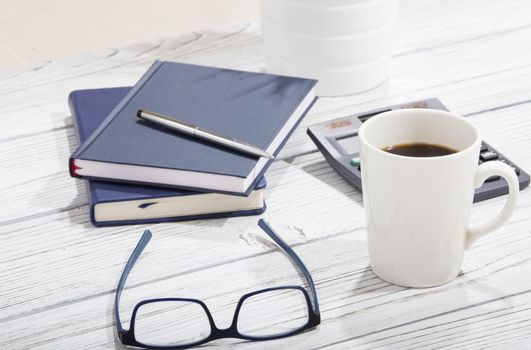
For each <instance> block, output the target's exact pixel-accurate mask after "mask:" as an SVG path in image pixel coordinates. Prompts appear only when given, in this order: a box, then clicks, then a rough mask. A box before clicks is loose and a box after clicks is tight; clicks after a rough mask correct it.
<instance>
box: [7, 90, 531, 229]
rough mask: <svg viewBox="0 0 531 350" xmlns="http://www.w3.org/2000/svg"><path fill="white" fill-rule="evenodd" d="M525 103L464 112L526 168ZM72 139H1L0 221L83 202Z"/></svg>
mask: <svg viewBox="0 0 531 350" xmlns="http://www.w3.org/2000/svg"><path fill="white" fill-rule="evenodd" d="M493 84H495V82H493ZM473 91H476V90H475V88H474V87H473V86H472V87H470V88H469V89H467V90H465V91H461V90H458V91H456V92H455V95H453V96H455V97H454V100H455V99H457V98H458V97H457V96H458V95H465V96H466V95H467V94H472V93H473ZM487 99H488V97H485V100H477V105H475V108H477V110H481V108H482V107H483V104H482V103H481V101H486V100H487ZM470 106H471V104H467V105H466V107H465V108H464V110H466V111H468V112H469V113H470V111H471V110H472V109H471V108H470ZM529 106H530V104H529V103H528V104H522V105H516V106H514V107H510V108H503V109H499V110H494V111H491V112H485V113H480V114H475V115H472V116H470V120H472V121H473V122H474V123H475V124H476V125H477V126H478V128H479V129H480V130H481V132H482V134H483V135H484V138H485V139H486V140H487V141H488V142H490V143H492V144H493V145H494V146H495V147H497V148H498V149H499V150H500V151H502V152H503V153H504V154H506V155H507V156H508V157H509V158H510V159H512V160H513V161H515V162H516V163H517V164H518V165H519V166H522V167H523V168H524V169H526V170H528V171H531V165H528V164H529V163H526V162H527V161H528V159H529V158H530V157H529V156H528V155H529V147H528V145H529V143H528V140H527V139H528V137H527V134H528V133H527V132H522V130H530V131H529V132H531V119H529V118H528V117H527V115H528V112H529ZM500 119H502V120H504V123H503V125H500ZM297 134H299V136H297ZM34 144H39V151H38V152H36V151H34V148H33V145H34ZM76 144H77V142H76V140H75V136H74V134H73V130H72V129H61V130H55V131H53V132H51V133H44V134H41V135H36V136H35V137H33V138H18V139H14V140H11V141H9V142H5V143H4V144H3V149H2V152H3V154H4V157H5V159H4V161H3V164H4V169H6V173H5V175H4V178H3V180H2V183H1V184H0V190H1V191H2V196H3V198H4V200H3V201H2V202H0V222H4V223H6V222H11V221H13V220H19V219H21V218H25V217H32V216H36V215H43V214H47V213H54V212H59V211H64V210H68V209H71V208H77V207H80V206H83V205H86V204H87V197H86V190H85V187H84V186H85V185H84V183H83V181H81V180H75V179H72V178H70V177H69V175H68V171H67V159H68V156H69V154H70V152H71V151H72V149H73V148H74V147H75V145H76ZM292 145H293V146H292ZM291 147H292V149H295V148H298V149H309V150H314V149H315V146H314V145H313V143H312V142H311V140H310V139H309V138H308V137H307V136H306V135H305V132H304V126H302V127H301V128H299V129H298V130H297V132H296V134H295V135H293V136H292V137H291V138H290V140H289V141H288V145H287V148H291ZM287 153H288V154H285V152H284V151H283V152H282V153H281V156H280V158H281V159H282V158H284V159H289V158H290V157H289V156H290V153H289V151H288V152H287ZM316 156H317V157H320V156H319V155H316ZM328 171H330V170H328ZM266 176H267V177H268V178H269V177H275V176H277V175H275V173H274V170H271V171H268V172H267V174H266Z"/></svg>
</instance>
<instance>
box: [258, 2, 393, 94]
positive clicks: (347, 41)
mask: <svg viewBox="0 0 531 350" xmlns="http://www.w3.org/2000/svg"><path fill="white" fill-rule="evenodd" d="M261 4H262V32H263V39H264V49H265V54H266V61H267V67H268V71H270V72H272V73H278V74H285V75H295V76H302V77H308V78H314V79H318V80H319V84H318V85H317V91H316V92H317V94H318V95H321V96H335V95H347V94H352V93H357V92H361V91H365V90H368V89H370V88H372V87H374V86H376V85H378V84H380V83H382V82H383V81H384V80H385V79H386V77H387V75H388V68H389V58H390V56H391V49H392V41H393V31H394V24H395V19H396V12H397V7H398V0H262V2H261Z"/></svg>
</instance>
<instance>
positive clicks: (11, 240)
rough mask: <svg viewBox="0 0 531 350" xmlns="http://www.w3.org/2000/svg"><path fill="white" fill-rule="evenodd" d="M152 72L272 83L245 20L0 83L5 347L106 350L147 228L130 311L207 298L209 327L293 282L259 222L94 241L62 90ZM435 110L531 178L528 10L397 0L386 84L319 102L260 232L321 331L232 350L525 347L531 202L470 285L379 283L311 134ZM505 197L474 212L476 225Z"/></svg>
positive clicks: (492, 245)
mask: <svg viewBox="0 0 531 350" xmlns="http://www.w3.org/2000/svg"><path fill="white" fill-rule="evenodd" d="M155 59H163V60H174V61H180V62H190V63H199V64H206V65H213V66H220V67H230V68H238V69H243V70H252V71H261V70H264V57H263V53H262V51H261V39H260V28H259V26H258V25H257V24H254V23H251V24H249V23H246V24H241V25H235V26H230V27H224V28H221V29H216V30H212V31H204V32H200V33H190V34H189V35H184V36H179V37H176V38H170V39H166V40H161V41H158V42H152V43H144V44H139V45H135V46H131V47H127V48H121V49H109V50H106V51H102V52H96V53H91V54H86V55H83V56H79V57H75V58H71V59H66V60H63V61H58V62H45V63H43V64H42V65H40V66H36V67H33V68H32V69H28V70H24V71H19V72H15V73H9V74H3V75H1V76H0V107H1V108H2V113H1V116H0V118H1V124H0V125H1V126H0V130H1V131H0V164H1V169H2V172H1V180H0V193H1V194H0V196H1V197H0V199H1V200H0V349H76V350H80V349H89V348H90V349H113V348H121V345H120V344H119V343H118V342H117V340H116V338H115V335H114V326H113V320H112V314H111V311H112V307H113V297H114V289H115V287H116V283H117V281H118V278H119V275H120V273H121V271H122V269H123V267H124V264H125V262H126V260H127V258H128V256H129V254H130V252H131V250H132V248H133V247H134V245H135V244H136V242H137V240H138V238H139V237H140V235H141V233H142V232H143V230H144V229H145V228H146V227H149V228H150V229H151V230H152V232H153V234H154V239H153V240H152V242H151V243H150V245H149V246H148V248H147V250H146V252H145V255H144V256H143V257H142V258H141V260H140V261H139V263H138V265H137V266H135V269H134V271H133V273H132V275H131V276H130V279H129V281H128V284H127V289H126V291H125V292H124V297H123V298H124V299H123V304H122V309H123V311H124V315H128V314H129V313H130V311H131V309H132V307H133V305H134V304H135V303H136V302H137V301H138V300H140V299H145V298H150V297H160V296H179V297H196V298H202V299H203V300H205V301H206V303H207V304H208V305H209V307H210V309H211V310H212V312H213V313H214V317H215V318H216V321H217V323H218V326H219V327H223V326H227V325H228V323H229V322H230V317H231V316H232V313H233V311H234V307H235V304H236V302H237V300H238V299H239V297H240V296H241V295H242V294H244V293H246V292H249V291H252V290H255V289H259V288H264V287H268V286H275V285H278V284H286V283H298V281H299V278H298V276H297V273H296V271H294V270H293V268H292V267H291V265H290V264H289V263H288V262H287V261H286V260H285V258H284V257H283V256H282V255H281V254H280V253H279V252H278V251H277V250H275V249H273V248H272V246H271V244H268V241H267V238H266V236H265V235H264V234H263V233H261V231H260V230H259V228H258V227H257V226H256V222H257V220H258V218H257V217H246V218H231V219H226V220H225V219H224V220H207V221H195V222H185V223H170V224H157V225H149V226H121V227H115V228H94V227H92V226H91V225H90V223H89V217H88V209H87V196H86V193H85V188H84V184H83V182H82V181H81V180H75V179H72V178H70V177H69V175H68V171H67V159H68V156H69V154H70V153H71V152H72V150H73V149H74V148H75V146H76V140H75V135H74V131H73V129H72V120H71V118H70V114H69V111H68V106H67V95H68V93H69V92H70V91H71V90H74V89H83V88H98V87H107V86H126V85H132V84H134V82H135V81H136V80H137V79H138V78H139V77H140V76H141V74H142V73H143V72H144V70H145V69H146V68H147V67H148V66H149V65H150V64H151V63H152V62H153V60H155ZM432 96H436V97H439V98H440V99H441V100H442V101H443V103H445V104H446V105H447V106H448V107H449V108H450V109H451V110H452V111H454V112H457V113H460V114H462V115H464V116H466V117H468V118H469V119H470V120H471V121H472V122H473V123H474V124H475V125H476V126H477V127H478V128H479V129H480V130H481V132H482V134H483V138H484V139H486V140H487V141H488V142H490V143H491V144H493V145H494V146H495V147H496V148H498V149H499V150H500V151H502V152H503V153H505V154H506V155H508V156H509V158H511V159H512V160H513V161H515V162H516V163H517V164H518V165H520V166H521V167H523V168H524V169H526V170H527V171H530V170H531V136H530V135H531V2H530V1H528V0H511V1H494V0H492V1H481V0H470V1H457V0H455V1H436V0H430V1H427V0H424V1H413V0H411V1H408V0H403V1H402V3H401V8H400V16H399V23H398V27H397V31H396V44H395V47H394V53H393V66H392V74H391V77H390V79H389V81H388V82H386V83H385V84H384V85H382V86H380V87H378V88H376V89H374V90H372V91H369V92H367V93H364V94H360V95H355V96H350V97H342V98H323V99H320V100H319V102H318V103H317V104H316V105H315V107H314V108H313V110H312V111H311V113H310V114H309V115H308V116H307V117H306V119H305V120H304V121H303V123H302V125H301V126H300V127H299V128H298V129H297V130H296V132H295V134H294V135H293V136H292V137H291V139H290V141H289V143H288V144H287V146H286V147H285V149H284V150H283V152H282V153H281V156H280V157H279V158H280V159H279V160H278V161H275V162H274V164H273V166H272V167H271V168H270V170H269V171H268V172H267V174H266V175H267V179H268V183H269V187H268V189H267V194H266V200H267V204H268V209H267V211H266V212H265V213H264V214H263V215H262V216H263V217H265V218H267V219H268V220H269V221H270V222H271V224H272V225H273V226H274V227H275V228H276V229H277V230H278V231H279V233H280V234H282V236H283V237H284V238H285V240H286V241H287V242H289V243H290V244H291V245H292V246H293V247H294V249H295V250H296V251H297V252H298V253H299V254H300V256H301V258H302V259H303V260H304V261H305V263H306V264H307V266H308V268H309V269H310V271H311V272H312V274H313V277H314V279H315V281H316V284H317V290H318V294H319V299H320V302H321V308H322V319H323V321H322V323H321V325H320V326H319V328H318V329H317V330H314V331H311V332H308V333H305V334H302V335H298V336H295V337H291V338H287V339H284V340H278V341H271V342H266V343H249V342H243V341H238V340H232V339H227V340H222V341H216V342H214V343H210V344H209V345H207V346H208V347H215V346H218V347H230V348H237V349H263V348H273V347H275V348H279V349H287V348H289V349H298V348H300V349H314V348H332V349H340V348H341V349H343V348H345V349H353V348H356V349H369V348H384V349H402V348H403V349H406V348H407V349H417V348H419V349H420V348H422V349H440V348H444V349H462V348H478V349H479V348H481V349H483V348H499V349H520V348H527V349H529V348H531V218H530V215H531V190H529V189H526V190H524V191H522V192H521V196H520V200H519V204H518V208H517V210H516V212H515V214H514V216H513V217H512V218H511V220H510V222H509V223H508V224H506V225H505V226H503V227H502V228H501V229H499V230H498V231H496V232H495V233H493V234H491V235H489V236H487V237H485V238H483V239H481V240H480V241H478V243H477V244H476V246H475V247H474V249H472V250H471V251H470V252H468V253H467V255H466V258H465V262H464V266H463V274H462V275H461V276H459V277H458V278H457V279H456V280H454V281H453V282H451V283H449V284H447V285H444V286H441V287H437V288H429V289H405V288H401V287H397V286H394V285H390V284H388V283H386V282H384V281H382V280H380V279H378V278H377V277H376V276H375V275H374V274H373V273H372V272H371V269H370V268H369V266H368V258H367V247H366V245H367V244H366V231H365V222H364V213H363V207H362V201H361V195H360V193H359V192H358V191H357V190H355V189H353V188H352V187H351V186H349V185H348V184H347V183H346V182H345V181H344V180H343V179H342V178H340V177H339V176H338V175H337V174H336V173H334V172H333V171H332V170H331V168H330V167H329V166H328V164H327V163H326V162H325V161H324V159H323V157H322V156H321V155H320V153H318V152H316V149H315V147H314V145H313V144H312V142H311V141H310V139H309V138H308V137H307V136H306V134H305V132H306V127H307V126H308V125H310V124H313V123H316V122H320V121H324V120H327V119H330V118H334V117H339V116H342V115H347V114H349V113H354V112H361V111H364V110H368V109H372V108H377V107H381V106H385V105H388V104H395V103H400V102H406V101H410V100H416V99H422V98H427V97H432ZM504 200H505V199H504V198H497V199H493V200H488V201H485V202H481V203H478V204H475V205H474V207H473V217H474V220H483V219H485V218H487V217H489V216H491V215H493V214H494V213H497V211H498V210H499V209H500V207H501V205H502V204H503V202H504Z"/></svg>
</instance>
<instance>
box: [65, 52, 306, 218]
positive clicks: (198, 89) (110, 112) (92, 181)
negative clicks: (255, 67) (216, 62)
mask: <svg viewBox="0 0 531 350" xmlns="http://www.w3.org/2000/svg"><path fill="white" fill-rule="evenodd" d="M315 84H316V81H314V80H309V79H301V78H293V77H285V76H276V75H269V74H262V73H250V72H241V71H236V70H229V69H219V68H212V67H204V66H197V65H190V64H182V63H174V62H159V61H157V62H155V63H154V64H153V65H152V66H151V68H149V70H148V71H147V72H146V73H145V74H144V76H143V77H142V78H141V79H140V80H139V81H138V83H137V84H136V85H135V86H134V87H132V88H130V87H123V88H107V89H94V90H78V91H73V92H72V93H71V94H70V97H69V103H70V109H71V111H72V117H73V120H74V125H75V128H76V132H77V135H78V139H79V142H80V146H79V147H78V149H77V150H76V151H75V152H74V153H73V154H72V155H71V157H70V160H69V168H70V174H71V176H73V177H77V178H82V179H85V180H88V181H87V188H88V193H89V199H90V208H91V210H90V212H91V221H92V223H93V224H94V225H99V226H104V225H123V224H137V223H147V222H163V221H179V220H191V219H203V218H213V217H226V216H237V215H252V214H258V213H261V212H263V211H264V210H265V203H264V199H263V191H264V188H265V186H266V181H265V179H264V173H265V171H266V170H267V168H268V167H269V165H270V164H271V162H272V160H270V159H267V158H265V157H256V156H252V155H247V154H245V153H241V152H238V151H235V150H231V149H229V148H226V147H223V146H218V145H216V144H214V143H211V142H208V141H203V140H200V139H197V138H192V137H189V136H186V135H183V134H179V133H176V132H174V131H171V130H168V129H166V128H162V127H160V126H157V125H155V124H152V123H149V122H145V121H143V120H140V119H139V118H138V117H137V111H138V110H139V109H144V110H149V111H153V112H157V113H160V114H163V115H167V116H173V117H175V118H177V119H179V120H181V121H184V122H187V123H190V124H194V125H197V126H200V127H202V128H204V129H207V130H210V131H213V132H216V133H218V134H221V135H224V136H228V137H231V138H235V139H238V140H242V141H244V142H247V143H249V144H252V145H255V146H257V147H259V148H261V149H262V150H264V151H266V152H268V153H270V154H273V155H277V154H278V153H279V151H280V149H281V148H282V146H283V145H284V143H285V142H286V140H287V139H288V138H289V135H290V134H291V133H292V132H293V130H294V129H295V127H296V126H297V124H298V123H299V122H300V120H301V119H302V118H303V117H304V115H305V114H306V112H307V111H308V109H309V108H310V107H311V106H312V104H313V103H314V101H315V99H316V98H315V95H314V86H315Z"/></svg>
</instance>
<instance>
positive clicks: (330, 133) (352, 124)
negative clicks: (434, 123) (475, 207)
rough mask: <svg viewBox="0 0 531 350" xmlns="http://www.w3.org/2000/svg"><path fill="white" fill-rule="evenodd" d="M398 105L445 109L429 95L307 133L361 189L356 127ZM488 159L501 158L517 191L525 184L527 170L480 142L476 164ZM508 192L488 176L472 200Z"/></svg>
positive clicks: (314, 127) (328, 123) (501, 182)
mask: <svg viewBox="0 0 531 350" xmlns="http://www.w3.org/2000/svg"><path fill="white" fill-rule="evenodd" d="M402 108H431V109H438V110H443V111H448V109H447V108H446V107H445V106H444V105H443V104H442V103H441V101H439V100H438V99H436V98H431V99H427V100H422V101H416V102H411V103H406V104H401V105H396V106H390V107H385V108H381V109H377V110H372V111H369V112H365V113H360V114H353V115H349V116H346V117H342V118H338V119H334V120H329V121H326V122H324V123H319V124H315V125H312V126H310V127H309V128H308V130H307V133H308V135H309V136H310V138H311V139H312V140H313V142H314V143H315V145H316V146H317V148H318V149H319V151H320V152H321V153H322V154H323V156H324V157H325V159H326V160H327V161H328V163H330V165H331V166H332V168H333V169H334V170H335V171H337V172H338V173H339V175H341V176H343V177H344V178H345V180H347V181H348V182H349V183H350V184H351V185H353V186H354V187H355V188H357V189H358V190H360V191H361V172H360V170H361V167H362V166H363V164H361V163H360V157H359V152H360V147H359V142H358V129H359V127H360V126H361V124H362V123H363V122H365V121H366V120H368V119H369V118H371V117H373V116H375V115H377V114H379V113H383V112H387V111H391V110H395V109H402ZM491 161H501V162H504V163H506V164H508V165H509V166H510V167H512V168H513V169H514V172H515V173H516V175H517V177H518V182H519V185H520V190H521V189H523V188H525V187H527V186H528V185H529V174H528V173H526V172H525V171H523V170H522V169H521V168H520V167H518V166H516V165H515V164H514V163H513V162H511V161H510V160H509V159H508V158H507V157H505V156H504V155H503V154H501V153H500V152H499V151H498V150H496V149H495V148H494V147H492V146H491V145H490V144H488V143H486V142H485V141H482V142H481V150H480V154H479V159H478V163H479V164H481V163H484V162H491ZM508 191H509V187H508V186H507V183H506V182H505V180H504V179H502V178H500V177H499V176H491V177H490V178H488V179H487V180H486V181H485V183H484V184H483V185H482V186H481V187H479V188H477V189H476V191H475V194H474V202H479V201H482V200H485V199H489V198H493V197H497V196H501V195H504V194H507V193H508Z"/></svg>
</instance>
